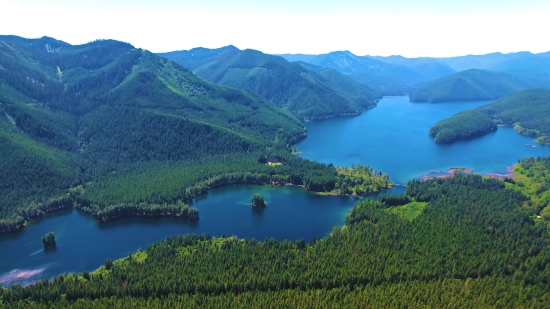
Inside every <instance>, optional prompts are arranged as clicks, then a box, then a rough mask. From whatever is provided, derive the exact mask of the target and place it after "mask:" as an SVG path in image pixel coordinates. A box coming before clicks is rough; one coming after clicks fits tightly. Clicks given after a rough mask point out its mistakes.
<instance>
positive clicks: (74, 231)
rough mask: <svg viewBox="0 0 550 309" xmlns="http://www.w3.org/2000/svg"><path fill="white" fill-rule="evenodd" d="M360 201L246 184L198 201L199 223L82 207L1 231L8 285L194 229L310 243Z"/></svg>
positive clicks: (0, 258) (1, 278)
mask: <svg viewBox="0 0 550 309" xmlns="http://www.w3.org/2000/svg"><path fill="white" fill-rule="evenodd" d="M403 192H404V188H403V187H396V188H393V189H390V190H386V191H385V192H383V194H398V193H403ZM254 193H260V194H262V195H263V197H264V198H265V200H266V201H267V202H268V206H267V208H265V209H264V210H260V209H255V208H252V207H251V206H250V205H249V204H250V197H251V196H252V194H254ZM377 195H378V194H374V195H371V197H373V198H377ZM357 200H358V199H357V198H353V197H341V196H340V197H335V196H320V195H317V194H314V193H311V192H308V191H306V190H303V189H301V188H299V187H271V186H251V185H247V186H245V185H243V186H231V187H225V188H221V189H216V190H212V191H210V192H209V193H208V194H207V195H205V196H202V197H200V198H198V199H196V200H195V201H194V206H195V207H197V208H198V209H199V213H200V220H199V221H196V222H191V221H184V220H179V219H174V218H165V219H159V220H151V219H143V218H132V219H122V220H118V221H114V222H108V223H105V224H99V223H97V222H96V221H95V220H93V218H92V217H91V216H89V215H87V214H84V213H82V212H80V211H78V210H75V209H70V210H64V211H60V212H54V213H51V214H48V215H47V216H46V217H45V218H44V219H41V220H33V221H30V222H29V225H28V226H27V227H26V228H24V229H23V230H22V231H21V232H19V233H16V234H8V235H2V236H0V285H4V286H10V285H12V284H14V283H16V282H17V283H20V284H29V283H32V282H34V281H36V280H38V279H41V278H51V277H53V276H55V275H58V274H61V273H67V272H81V271H92V270H94V269H96V268H98V267H99V266H101V265H102V264H103V263H104V262H105V260H106V259H108V258H110V259H112V260H115V259H119V258H122V257H125V256H127V255H128V254H130V253H132V252H135V251H136V250H138V249H139V248H145V247H147V245H148V244H151V243H153V242H156V241H160V240H162V239H164V238H166V237H169V236H176V235H182V234H188V233H196V234H204V233H207V234H210V235H212V236H217V237H219V236H221V235H223V234H225V235H227V236H230V235H236V236H238V237H242V238H256V239H258V240H264V239H265V238H271V237H274V238H277V239H279V240H284V239H289V240H297V239H304V240H306V241H310V240H311V239H313V238H315V237H325V236H327V235H328V234H329V233H330V232H331V229H332V227H333V226H342V225H343V224H344V220H345V217H346V214H347V212H348V211H349V210H350V209H351V208H352V207H353V205H354V203H355V202H356V201H357ZM49 231H53V232H54V233H55V236H56V240H57V248H56V249H54V250H48V251H44V250H43V249H42V248H43V246H42V242H41V237H42V236H43V235H44V234H46V233H47V232H49Z"/></svg>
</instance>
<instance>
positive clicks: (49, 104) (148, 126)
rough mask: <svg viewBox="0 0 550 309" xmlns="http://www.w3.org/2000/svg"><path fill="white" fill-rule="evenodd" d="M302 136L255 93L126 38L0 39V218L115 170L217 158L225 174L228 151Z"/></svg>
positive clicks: (289, 118) (295, 123) (296, 124)
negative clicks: (216, 79) (79, 42)
mask: <svg viewBox="0 0 550 309" xmlns="http://www.w3.org/2000/svg"><path fill="white" fill-rule="evenodd" d="M296 66H299V65H298V64H296ZM305 136H306V129H305V127H304V125H303V123H302V122H301V121H300V120H299V119H297V118H296V117H294V116H293V115H291V114H290V113H288V112H286V111H284V110H282V109H280V108H278V107H276V106H274V105H273V104H271V103H269V102H267V101H266V100H265V99H263V98H261V97H260V96H258V95H256V94H254V93H251V92H245V91H241V90H237V89H234V88H229V87H226V86H221V85H216V84H213V83H210V82H208V81H205V80H203V79H201V78H199V77H198V76H197V75H196V74H194V73H193V72H191V71H189V70H187V69H185V68H184V67H182V66H180V65H179V64H177V63H175V62H172V61H170V60H167V59H165V58H161V57H159V56H156V55H155V54H152V53H150V52H148V51H146V50H142V49H138V48H134V47H133V46H132V45H130V44H127V43H123V42H118V41H112V40H104V41H95V42H91V43H88V44H84V45H76V46H72V45H70V44H67V43H64V42H61V41H57V40H54V39H51V38H47V37H44V38H41V39H37V40H29V39H23V38H18V37H13V36H8V37H4V36H0V156H1V157H2V160H1V162H0V168H1V169H2V170H3V171H5V172H2V173H1V174H0V221H1V220H2V219H10V218H14V217H13V216H14V213H17V212H14V211H15V210H16V209H18V208H20V207H21V206H22V205H26V204H27V203H29V202H31V201H35V202H37V203H38V202H42V203H45V202H46V201H47V200H48V199H49V198H50V197H56V196H63V195H64V194H65V192H67V189H69V188H74V187H77V186H79V185H81V186H84V189H87V190H88V191H90V190H91V191H93V190H92V187H94V186H100V185H101V184H102V183H103V184H105V183H107V182H106V181H107V180H108V179H110V178H112V177H115V176H116V177H122V176H124V175H125V174H124V173H126V172H124V171H125V170H126V171H127V173H130V174H131V173H136V172H138V171H139V172H144V171H147V170H151V169H153V170H156V169H158V167H159V164H162V163H163V162H192V161H193V160H205V159H206V158H209V157H216V156H223V158H225V156H227V157H228V159H227V161H226V163H225V164H224V165H225V167H224V168H227V167H228V166H230V165H231V164H230V161H229V158H234V157H235V155H236V154H247V153H255V152H261V151H264V150H265V149H266V147H270V149H277V147H280V146H278V145H281V146H284V147H286V145H288V144H293V143H295V142H297V141H298V140H300V139H303V138H305ZM256 155H257V154H254V155H253V156H256ZM256 158H257V157H254V158H253V160H252V161H251V162H256ZM256 163H257V162H256ZM257 164H258V166H261V164H259V163H257ZM213 165H214V164H210V166H213ZM249 165H250V164H249ZM241 170H242V169H241ZM7 171H10V172H7ZM211 173H214V174H215V172H209V173H206V172H202V173H199V174H197V175H195V176H197V177H198V178H197V177H195V176H193V177H195V178H196V179H199V178H201V177H203V178H204V177H207V176H208V175H209V174H211ZM181 175H182V176H180V177H184V176H183V174H181ZM126 176H127V175H126ZM185 177H187V176H185ZM185 177H184V178H185ZM130 178H131V177H130ZM134 178H135V177H134ZM195 178H193V179H195ZM176 179H177V178H176ZM176 179H173V180H171V181H172V182H174V181H175V182H174V183H172V185H173V186H174V188H177V190H175V191H174V192H175V193H174V194H176V195H173V198H178V197H177V196H180V198H181V196H182V195H181V194H182V193H181V190H182V188H181V186H182V185H183V182H182V181H183V180H181V179H180V180H176ZM182 179H183V178H182ZM148 181H149V180H147V181H145V180H143V181H142V183H147V182H148ZM151 181H152V180H151ZM161 183H163V185H162V187H164V188H161V189H160V190H162V191H156V192H153V193H151V194H154V195H155V194H156V195H158V194H165V193H163V192H164V191H165V190H167V189H166V188H167V186H168V183H167V182H161ZM113 186H117V187H118V188H120V189H118V191H119V192H121V196H124V191H126V192H128V191H127V189H128V188H126V189H122V187H124V186H123V185H122V182H118V183H117V182H113ZM101 190H103V191H104V190H106V188H105V187H103V189H101ZM101 190H99V191H101ZM177 192H180V193H177ZM121 199H122V200H124V199H126V200H134V201H136V202H137V201H139V200H136V199H134V198H131V197H128V196H127V197H126V198H121ZM171 199H172V198H171ZM160 200H163V199H160ZM164 200H166V198H164ZM141 201H144V200H143V199H141ZM119 202H120V201H119ZM104 206H106V205H99V206H98V207H100V208H101V207H104ZM17 214H19V215H21V216H22V217H25V218H26V217H27V214H22V213H17ZM28 216H31V215H28Z"/></svg>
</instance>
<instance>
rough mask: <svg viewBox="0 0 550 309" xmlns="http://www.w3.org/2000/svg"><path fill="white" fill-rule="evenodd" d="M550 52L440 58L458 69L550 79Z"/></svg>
mask: <svg viewBox="0 0 550 309" xmlns="http://www.w3.org/2000/svg"><path fill="white" fill-rule="evenodd" d="M549 55H550V53H549V52H547V53H540V54H532V53H530V52H518V53H508V54H502V53H492V54H486V55H467V56H460V57H451V58H439V59H438V60H439V61H441V62H444V63H446V64H447V65H449V66H450V67H451V68H453V69H454V70H456V71H464V70H469V69H487V70H490V71H496V72H502V73H508V74H514V75H522V76H529V77H533V78H539V79H547V80H548V79H550V56H549Z"/></svg>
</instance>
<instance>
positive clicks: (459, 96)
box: [409, 69, 550, 103]
mask: <svg viewBox="0 0 550 309" xmlns="http://www.w3.org/2000/svg"><path fill="white" fill-rule="evenodd" d="M536 87H544V88H550V82H549V81H545V80H538V79H533V78H529V77H523V76H514V75H509V74H504V73H498V72H491V71H486V70H477V69H471V70H467V71H463V72H459V73H456V74H453V75H450V76H446V77H443V78H441V79H438V80H435V81H433V82H431V83H429V84H427V85H425V86H423V87H421V88H419V89H417V90H415V91H414V92H412V93H411V94H410V96H409V99H410V101H411V102H428V103H439V102H453V101H482V100H494V99H498V98H499V97H501V96H503V95H506V94H508V93H512V92H515V91H519V90H522V89H527V88H536Z"/></svg>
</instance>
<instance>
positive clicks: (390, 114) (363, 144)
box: [297, 97, 550, 184]
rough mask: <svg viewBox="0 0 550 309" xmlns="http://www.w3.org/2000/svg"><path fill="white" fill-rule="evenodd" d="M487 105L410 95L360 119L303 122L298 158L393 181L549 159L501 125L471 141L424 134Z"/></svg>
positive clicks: (547, 151) (547, 150)
mask: <svg viewBox="0 0 550 309" xmlns="http://www.w3.org/2000/svg"><path fill="white" fill-rule="evenodd" d="M487 103H490V102H454V103H441V104H427V103H410V102H409V100H408V97H396V98H384V99H382V100H380V102H379V103H378V106H377V107H375V108H373V109H370V110H367V111H365V112H364V113H363V114H362V115H360V116H358V117H350V118H338V119H331V120H326V121H322V122H312V123H308V124H307V128H308V137H307V139H305V140H303V141H302V142H300V143H299V144H298V145H297V147H298V149H299V151H300V152H301V153H302V154H301V155H302V157H304V158H308V159H311V160H315V161H319V162H323V163H332V164H334V165H337V166H350V165H351V164H367V165H369V166H372V167H373V168H375V169H376V170H381V171H382V172H384V173H386V174H388V175H390V178H391V180H392V181H393V182H395V183H401V184H405V183H407V181H408V180H410V179H412V178H415V177H419V176H423V175H426V174H428V173H429V172H430V171H433V170H438V171H447V170H448V169H449V168H451V167H467V168H471V169H473V170H474V172H479V173H501V174H503V173H506V167H508V166H511V165H513V164H515V163H517V161H518V159H523V158H526V157H530V156H535V157H536V156H548V155H550V147H549V146H543V145H539V144H537V146H536V148H532V147H528V146H526V144H535V142H534V138H532V137H528V136H523V135H520V134H518V133H516V132H515V131H514V130H513V128H511V127H499V128H498V130H497V131H496V132H494V133H490V134H488V135H485V136H483V137H480V138H476V139H472V140H469V141H460V142H456V143H453V144H437V143H435V142H434V140H433V138H432V137H430V136H429V135H428V131H429V129H430V128H431V127H432V126H433V125H434V124H435V123H436V122H438V121H440V120H443V119H445V118H448V117H450V116H452V115H454V114H456V113H458V112H460V111H463V110H466V109H470V108H475V107H478V106H482V105H485V104H487Z"/></svg>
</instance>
